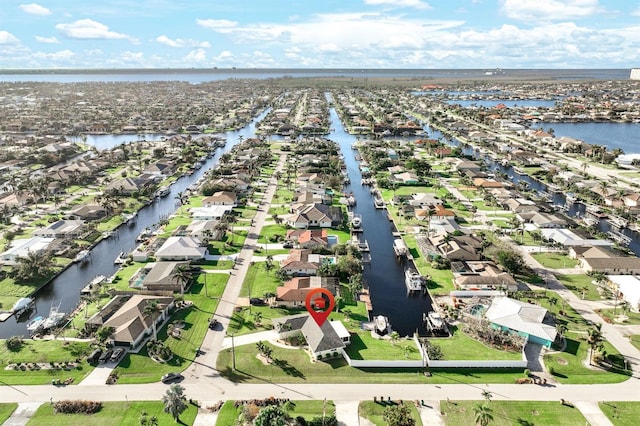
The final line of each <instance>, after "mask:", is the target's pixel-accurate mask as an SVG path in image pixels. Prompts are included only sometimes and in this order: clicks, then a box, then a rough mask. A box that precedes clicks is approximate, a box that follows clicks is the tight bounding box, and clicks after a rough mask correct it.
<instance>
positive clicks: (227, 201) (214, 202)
mask: <svg viewBox="0 0 640 426" xmlns="http://www.w3.org/2000/svg"><path fill="white" fill-rule="evenodd" d="M237 205H238V196H237V195H236V194H235V193H234V192H231V191H218V192H216V193H214V194H213V195H210V196H208V197H204V198H203V199H202V206H203V207H211V206H233V207H235V206H237Z"/></svg>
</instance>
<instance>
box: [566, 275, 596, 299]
mask: <svg viewBox="0 0 640 426" xmlns="http://www.w3.org/2000/svg"><path fill="white" fill-rule="evenodd" d="M556 278H557V279H558V280H560V282H561V283H562V284H563V285H564V286H565V287H566V288H568V289H569V290H571V291H572V292H573V293H574V294H575V295H576V296H578V297H579V298H582V289H583V288H585V287H586V288H587V291H586V292H585V293H584V298H585V300H602V296H601V295H600V293H599V292H598V288H597V287H596V285H595V284H592V283H591V282H592V281H593V278H592V277H590V276H589V275H587V274H577V275H573V274H572V275H562V274H558V275H556Z"/></svg>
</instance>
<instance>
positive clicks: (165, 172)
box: [144, 160, 176, 176]
mask: <svg viewBox="0 0 640 426" xmlns="http://www.w3.org/2000/svg"><path fill="white" fill-rule="evenodd" d="M175 171H176V166H175V164H174V163H173V162H172V161H169V160H158V161H156V162H155V163H153V164H150V165H148V166H147V167H145V169H144V173H148V174H152V175H160V176H171V175H172V174H174V173H175Z"/></svg>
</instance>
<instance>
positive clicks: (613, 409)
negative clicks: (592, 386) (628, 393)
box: [598, 401, 640, 426]
mask: <svg viewBox="0 0 640 426" xmlns="http://www.w3.org/2000/svg"><path fill="white" fill-rule="evenodd" d="M598 405H599V406H600V409H601V410H602V412H603V413H604V414H605V415H606V416H607V417H608V418H609V420H611V423H613V424H614V425H616V426H635V425H637V424H638V419H640V402H637V401H615V402H614V401H612V402H600V403H599V404H598Z"/></svg>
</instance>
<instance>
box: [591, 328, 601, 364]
mask: <svg viewBox="0 0 640 426" xmlns="http://www.w3.org/2000/svg"><path fill="white" fill-rule="evenodd" d="M603 341H604V336H603V335H602V324H600V323H597V324H594V325H593V327H592V328H591V329H589V331H588V332H587V344H588V345H589V348H590V352H589V364H593V354H594V353H595V351H596V350H598V348H600V347H602V342H603Z"/></svg>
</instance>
